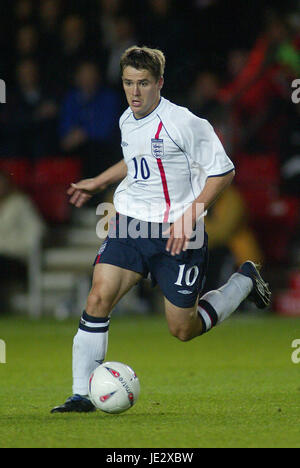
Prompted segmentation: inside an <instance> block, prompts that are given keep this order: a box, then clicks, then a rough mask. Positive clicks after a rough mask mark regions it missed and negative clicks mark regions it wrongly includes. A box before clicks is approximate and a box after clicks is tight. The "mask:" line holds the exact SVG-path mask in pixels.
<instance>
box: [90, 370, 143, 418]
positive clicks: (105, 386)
mask: <svg viewBox="0 0 300 468" xmlns="http://www.w3.org/2000/svg"><path fill="white" fill-rule="evenodd" d="M139 394H140V382H139V379H138V377H137V375H136V373H135V372H134V370H133V369H131V367H129V366H127V365H126V364H123V363H121V362H104V363H103V364H101V365H100V366H98V367H97V368H96V369H95V370H94V371H93V372H92V374H91V376H90V379H89V397H90V400H91V402H92V403H93V404H94V405H95V407H96V408H98V409H100V410H102V411H104V412H106V413H123V411H126V410H128V409H129V408H131V407H132V406H133V405H134V404H135V403H136V401H137V399H138V397H139Z"/></svg>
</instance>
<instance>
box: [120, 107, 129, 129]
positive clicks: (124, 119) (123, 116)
mask: <svg viewBox="0 0 300 468" xmlns="http://www.w3.org/2000/svg"><path fill="white" fill-rule="evenodd" d="M131 115H132V110H131V109H130V107H127V109H126V110H125V111H124V112H123V114H122V115H121V117H120V119H119V126H120V129H122V125H123V123H124V122H125V121H126V120H127V119H128V118H129V117H130V116H131Z"/></svg>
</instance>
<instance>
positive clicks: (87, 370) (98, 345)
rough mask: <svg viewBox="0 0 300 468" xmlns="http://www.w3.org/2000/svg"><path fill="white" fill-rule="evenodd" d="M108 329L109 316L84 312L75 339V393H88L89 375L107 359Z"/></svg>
mask: <svg viewBox="0 0 300 468" xmlns="http://www.w3.org/2000/svg"><path fill="white" fill-rule="evenodd" d="M108 329H109V317H107V318H99V317H92V316H90V315H88V314H87V313H86V312H85V311H84V312H83V314H82V317H81V319H80V322H79V328H78V332H77V334H76V335H75V337H74V340H73V394H79V395H87V394H88V383H89V377H90V375H91V373H92V372H93V370H94V369H95V368H96V367H97V366H98V365H99V364H101V363H102V362H103V361H104V359H105V355H106V352H107V346H108Z"/></svg>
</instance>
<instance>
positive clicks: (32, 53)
mask: <svg viewBox="0 0 300 468" xmlns="http://www.w3.org/2000/svg"><path fill="white" fill-rule="evenodd" d="M15 49H16V54H15V55H16V56H15V59H16V61H19V60H22V59H25V58H31V59H34V60H39V59H40V50H39V34H38V31H37V29H36V28H35V26H33V25H31V24H26V25H24V26H22V27H21V28H20V29H19V30H18V32H17V34H16V40H15Z"/></svg>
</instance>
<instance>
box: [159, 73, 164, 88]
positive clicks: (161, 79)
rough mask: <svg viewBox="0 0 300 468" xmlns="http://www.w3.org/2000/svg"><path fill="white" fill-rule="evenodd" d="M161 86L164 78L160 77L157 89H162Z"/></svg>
mask: <svg viewBox="0 0 300 468" xmlns="http://www.w3.org/2000/svg"><path fill="white" fill-rule="evenodd" d="M163 85H164V77H163V76H161V77H160V78H159V80H158V88H159V90H161V89H162V87H163Z"/></svg>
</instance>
